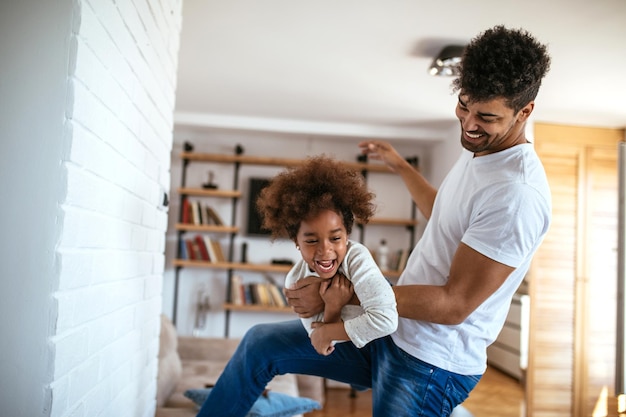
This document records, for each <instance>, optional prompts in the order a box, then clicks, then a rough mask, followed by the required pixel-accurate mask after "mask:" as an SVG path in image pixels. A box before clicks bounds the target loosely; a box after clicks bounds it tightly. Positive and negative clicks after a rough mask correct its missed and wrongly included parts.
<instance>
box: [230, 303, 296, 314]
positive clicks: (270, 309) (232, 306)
mask: <svg viewBox="0 0 626 417" xmlns="http://www.w3.org/2000/svg"><path fill="white" fill-rule="evenodd" d="M224 310H229V311H252V312H259V311H266V312H268V313H293V310H292V309H291V308H289V307H275V306H264V305H256V304H252V305H250V304H245V305H240V304H229V303H225V304H224Z"/></svg>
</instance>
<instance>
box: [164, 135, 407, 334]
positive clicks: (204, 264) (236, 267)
mask: <svg viewBox="0 0 626 417" xmlns="http://www.w3.org/2000/svg"><path fill="white" fill-rule="evenodd" d="M180 158H181V161H182V170H183V172H182V176H181V182H182V184H181V186H180V187H179V188H178V193H179V195H180V198H181V204H180V207H181V213H179V220H178V222H177V223H176V225H175V228H176V232H177V247H178V252H177V257H176V259H174V261H173V265H174V267H175V277H174V302H173V315H172V320H173V322H174V323H176V314H177V303H178V300H177V299H178V288H179V283H180V279H181V275H182V273H183V269H185V268H206V269H211V270H219V271H223V273H224V279H226V294H227V295H226V297H225V298H226V302H225V303H224V305H223V309H224V311H225V314H226V320H225V331H224V333H225V336H228V333H229V320H230V313H231V312H235V311H237V312H241V311H248V312H252V313H257V312H263V311H264V312H272V313H276V312H291V309H290V308H287V307H271V306H267V305H249V304H244V305H240V304H235V303H233V302H232V300H231V297H230V294H232V291H231V288H230V286H231V285H232V282H233V275H234V274H235V273H236V272H237V271H247V272H258V273H261V274H266V273H274V274H280V275H283V276H284V275H285V274H286V273H287V272H288V271H289V269H290V268H291V266H290V265H282V264H273V263H269V260H268V263H265V264H259V263H250V262H245V261H244V262H238V261H236V260H235V259H234V250H233V245H234V241H235V237H236V236H238V235H239V234H240V233H241V229H242V227H241V226H242V220H240V219H239V218H238V216H237V205H238V204H239V202H240V201H241V200H243V199H244V197H243V196H242V193H241V191H240V183H241V182H242V181H244V180H243V179H241V178H240V168H241V167H242V165H257V166H270V167H271V166H275V167H281V168H283V167H289V166H296V165H299V164H301V163H303V162H304V159H293V158H279V157H264V156H248V155H244V154H243V148H242V147H241V146H239V145H238V146H236V147H235V153H234V154H233V155H224V154H211V153H196V152H183V153H181V155H180ZM409 161H410V162H412V163H413V164H414V165H417V158H415V157H414V158H411V159H409ZM191 163H194V164H207V166H209V167H210V166H211V165H212V164H230V165H232V168H233V178H234V181H233V188H232V189H230V190H223V189H205V188H200V187H191V186H189V185H188V184H187V169H188V167H189V165H190V164H191ZM344 163H345V164H346V165H348V166H349V167H351V168H353V169H355V170H358V171H360V172H361V173H362V174H363V175H364V177H365V178H366V179H367V176H368V175H370V173H381V174H391V171H390V170H389V169H388V168H387V167H386V166H385V165H383V164H374V163H367V162H366V161H362V160H361V161H357V162H344ZM398 181H401V180H400V179H398ZM407 195H408V193H407ZM191 197H193V198H196V199H202V200H203V201H206V202H207V204H211V203H210V201H211V200H214V199H226V200H228V201H230V204H231V208H232V210H231V215H230V218H229V219H224V221H223V224H220V225H216V224H193V223H190V222H189V221H186V220H184V215H183V209H182V208H183V207H185V206H186V204H185V200H186V199H189V198H191ZM411 213H412V215H411V217H410V218H405V219H398V218H376V217H375V218H373V219H371V220H370V222H369V223H368V226H365V225H358V224H357V226H358V229H359V232H360V233H359V234H360V236H359V239H358V240H360V241H363V239H364V234H365V229H366V227H369V225H377V226H385V227H404V228H406V229H407V230H408V232H409V241H408V243H407V248H412V247H413V246H414V244H415V226H416V225H417V220H416V212H415V207H414V206H413V207H412V210H411ZM190 234H192V235H194V236H197V235H211V236H215V235H218V236H220V239H221V240H224V237H225V240H227V241H228V243H227V244H226V245H225V246H226V247H225V248H224V254H225V258H224V259H222V260H219V261H215V260H214V259H211V260H210V261H207V260H198V259H188V258H187V257H183V256H182V252H183V249H182V248H183V245H184V240H185V239H186V238H185V237H186V236H189V235H190ZM187 239H188V238H187ZM268 241H269V238H268ZM400 272H401V271H396V270H393V271H383V273H384V274H385V275H386V276H387V277H388V278H396V277H398V276H399V275H400Z"/></svg>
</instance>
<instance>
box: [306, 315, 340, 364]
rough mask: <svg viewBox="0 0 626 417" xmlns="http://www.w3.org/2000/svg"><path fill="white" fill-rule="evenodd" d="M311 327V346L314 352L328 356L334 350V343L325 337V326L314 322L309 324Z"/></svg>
mask: <svg viewBox="0 0 626 417" xmlns="http://www.w3.org/2000/svg"><path fill="white" fill-rule="evenodd" d="M311 327H313V333H311V344H312V345H313V347H314V348H315V351H316V352H317V353H319V354H320V355H324V356H328V355H330V354H331V353H333V351H334V350H335V343H334V342H333V341H332V338H330V337H328V336H327V334H326V333H327V332H326V330H325V329H324V327H325V324H324V323H322V322H319V321H316V322H314V323H312V324H311Z"/></svg>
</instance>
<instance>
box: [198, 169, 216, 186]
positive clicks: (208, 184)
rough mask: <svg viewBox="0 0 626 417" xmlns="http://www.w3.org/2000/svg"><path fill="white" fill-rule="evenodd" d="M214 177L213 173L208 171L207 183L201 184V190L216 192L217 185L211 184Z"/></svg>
mask: <svg viewBox="0 0 626 417" xmlns="http://www.w3.org/2000/svg"><path fill="white" fill-rule="evenodd" d="M214 177H215V173H214V172H213V171H209V181H208V182H205V183H204V184H202V188H204V189H205V190H217V184H215V183H214V182H213V178H214Z"/></svg>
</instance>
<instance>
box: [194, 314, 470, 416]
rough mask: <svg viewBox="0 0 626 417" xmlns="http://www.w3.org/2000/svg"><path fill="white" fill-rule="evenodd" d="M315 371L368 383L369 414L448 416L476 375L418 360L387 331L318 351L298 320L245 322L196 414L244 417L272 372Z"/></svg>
mask: <svg viewBox="0 0 626 417" xmlns="http://www.w3.org/2000/svg"><path fill="white" fill-rule="evenodd" d="M286 373H294V374H307V375H318V376H322V377H325V378H330V379H334V380H337V381H341V382H346V383H349V384H351V385H353V386H357V387H367V388H372V407H373V417H392V416H393V417H402V416H427V417H441V416H448V415H449V414H450V413H451V412H452V410H453V409H454V407H455V406H456V405H458V404H460V403H461V402H463V401H464V400H465V398H467V396H468V394H469V392H470V391H471V390H472V389H473V388H474V386H476V384H477V383H478V380H479V379H480V375H477V376H467V375H458V374H454V373H451V372H448V371H444V370H442V369H440V368H437V367H435V366H432V365H429V364H427V363H425V362H422V361H420V360H418V359H416V358H414V357H413V356H411V355H409V354H408V353H406V352H404V351H403V350H402V349H400V348H398V347H397V346H396V345H395V344H394V343H393V340H392V339H391V337H389V336H388V337H384V338H381V339H377V340H374V341H373V342H371V343H369V344H368V345H367V346H365V347H363V348H361V349H357V348H356V347H355V346H354V345H353V344H352V343H350V342H345V343H337V345H335V351H334V352H333V353H332V354H330V355H329V356H322V355H320V354H318V353H317V352H316V351H315V349H314V348H313V346H312V345H311V341H310V339H309V336H308V334H307V332H306V330H304V327H303V326H302V323H301V322H300V320H292V321H287V322H282V323H277V324H260V325H256V326H254V327H253V328H251V329H250V330H249V331H248V332H247V334H246V335H245V337H244V338H243V340H242V341H241V343H240V345H239V347H238V348H237V350H236V352H235V354H234V355H233V357H232V358H231V360H230V361H229V363H228V365H227V366H226V368H225V369H224V372H223V374H222V375H221V376H220V378H219V380H218V381H217V384H216V385H215V387H214V388H213V389H212V390H211V394H210V395H209V397H208V398H207V400H206V402H205V403H204V405H203V406H202V408H201V409H200V412H199V414H198V417H244V416H245V415H246V414H247V412H248V411H249V410H250V408H251V407H252V405H253V404H254V402H255V401H256V399H257V398H258V397H259V395H261V393H262V392H263V390H264V389H265V386H266V385H267V383H268V382H269V381H270V380H271V379H272V378H273V377H274V376H275V375H278V374H286Z"/></svg>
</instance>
